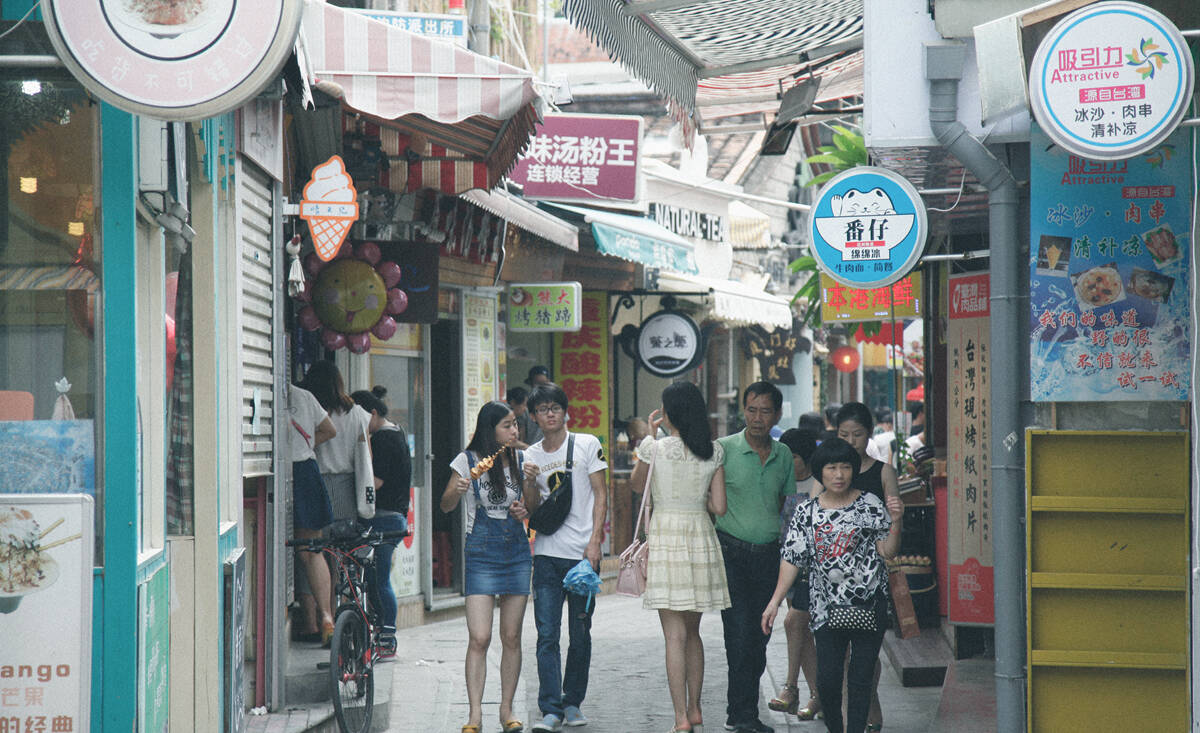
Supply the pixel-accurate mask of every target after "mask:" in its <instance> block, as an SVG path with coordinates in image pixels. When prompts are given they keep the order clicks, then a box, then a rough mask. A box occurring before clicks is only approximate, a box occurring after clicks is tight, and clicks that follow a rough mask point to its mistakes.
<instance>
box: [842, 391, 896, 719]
mask: <svg viewBox="0 0 1200 733" xmlns="http://www.w3.org/2000/svg"><path fill="white" fill-rule="evenodd" d="M874 427H875V420H874V418H873V417H872V416H871V410H870V409H869V408H868V407H867V406H866V405H864V404H863V403H861V402H847V403H846V404H844V405H842V409H840V410H838V413H837V433H838V437H839V438H841V439H842V440H844V441H846V442H847V443H849V444H850V445H852V446H854V450H856V451H858V456H859V458H860V459H862V468H861V469H860V470H859V473H858V475H857V476H855V477H854V481H853V482H852V483H851V486H852V487H853V488H855V489H858V490H859V491H863V492H865V493H868V494H874V495H875V496H877V497H879V499H880V501H882V502H884V503H885V504H886V503H887V498H888V497H889V496H895V497H899V496H900V480H899V478H897V476H896V469H894V468H892V467H891V466H889V465H887V464H885V463H884V462H883V461H880V460H876V459H875V458H872V457H871V456H869V455H867V443H869V442H870V441H871V430H872V428H874ZM892 529H893V530H895V531H896V532H900V521H895V522H893V523H892ZM881 671H882V669H881V668H880V666H879V663H878V662H877V663H876V664H875V687H876V688H878V687H879V673H880V672H881ZM867 720H868V721H869V722H868V723H867V731H868V732H870V731H879V730H883V711H882V710H881V709H880V708H879V695H878V693H874V694H872V696H871V714H870V715H869V716H868V718H867Z"/></svg>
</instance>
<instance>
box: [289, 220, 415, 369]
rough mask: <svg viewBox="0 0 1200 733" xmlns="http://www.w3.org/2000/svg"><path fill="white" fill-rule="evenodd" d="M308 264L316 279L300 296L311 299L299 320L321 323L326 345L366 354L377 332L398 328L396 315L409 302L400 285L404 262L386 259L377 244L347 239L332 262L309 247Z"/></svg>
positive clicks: (311, 327)
mask: <svg viewBox="0 0 1200 733" xmlns="http://www.w3.org/2000/svg"><path fill="white" fill-rule="evenodd" d="M304 267H305V270H306V271H307V273H308V274H309V276H310V277H311V279H309V280H307V281H305V286H304V291H303V292H302V293H300V295H299V296H297V297H298V298H299V299H300V300H301V301H303V302H306V303H308V305H306V306H305V307H304V308H302V309H301V310H300V314H299V318H300V325H301V326H302V327H303V328H304V329H305V330H308V331H316V330H318V329H321V343H322V344H323V345H324V346H325V348H327V349H330V350H333V351H336V350H337V349H340V348H343V347H345V348H348V349H350V351H351V352H352V353H355V354H362V353H366V351H367V350H368V349H370V348H371V335H372V334H374V335H375V337H376V338H380V339H383V340H385V341H386V340H387V339H389V338H391V337H392V335H393V334H395V333H396V321H395V320H393V319H392V316H394V315H399V314H400V313H403V312H404V311H405V309H407V308H408V295H407V294H406V293H405V292H404V291H403V290H401V289H400V288H398V287H396V286H397V285H399V284H400V279H401V274H402V273H401V270H400V266H399V265H397V264H396V263H395V262H387V261H381V254H380V252H379V246H378V245H376V244H374V243H372V242H364V243H362V244H360V245H358V247H351V246H350V244H349V243H346V244H344V245H342V248H341V249H340V250H338V253H337V255H336V256H335V257H334V258H333V260H331V261H329V262H325V261H323V260H321V259H320V258H319V257H317V256H316V253H309V255H308V257H306V258H305V260H304Z"/></svg>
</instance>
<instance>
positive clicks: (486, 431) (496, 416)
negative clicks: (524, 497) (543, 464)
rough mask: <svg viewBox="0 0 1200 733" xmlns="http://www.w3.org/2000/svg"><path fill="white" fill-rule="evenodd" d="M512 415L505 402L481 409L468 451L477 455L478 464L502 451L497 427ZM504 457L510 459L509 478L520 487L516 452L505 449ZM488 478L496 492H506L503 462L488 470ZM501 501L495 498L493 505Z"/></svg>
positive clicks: (489, 404)
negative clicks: (498, 441) (497, 439)
mask: <svg viewBox="0 0 1200 733" xmlns="http://www.w3.org/2000/svg"><path fill="white" fill-rule="evenodd" d="M511 414H512V408H511V407H509V406H508V405H507V404H506V403H504V402H498V401H493V402H489V403H487V404H486V405H484V406H483V407H481V408H479V416H478V417H476V418H475V434H474V435H472V436H471V442H470V443H467V450H469V451H471V452H473V453H474V454H475V461H476V463H478V462H479V459H481V458H487V457H488V456H490V455H492V454H493V453H495V452H497V451H499V450H500V447H501V446H500V444H499V443H497V442H496V426H497V425H499V424H500V421H501V420H503V419H504V418H506V417H508V416H509V415H511ZM504 456H505V457H506V458H507V459H508V471H509V476H511V477H512V480H513V483H515V484H516V485H517V486H520V485H521V480H520V478H519V477H518V476H517V452H516V450H514V449H513V448H512V447H511V446H510V447H508V448H505V449H504ZM467 478H470V477H469V476H468V477H467ZM488 478H489V479H491V482H492V489H493V490H494V491H503V490H504V483H505V482H504V465H503V464H502V463H501V461H499V460H497V461H496V462H495V463H493V464H492V467H491V468H489V469H488ZM500 501H501V500H500V499H495V498H493V503H496V504H499V503H500Z"/></svg>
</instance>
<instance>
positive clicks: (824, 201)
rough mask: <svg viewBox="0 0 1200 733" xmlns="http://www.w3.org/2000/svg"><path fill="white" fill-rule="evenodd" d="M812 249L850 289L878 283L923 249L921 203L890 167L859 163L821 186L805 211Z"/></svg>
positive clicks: (895, 275) (891, 278) (901, 272)
mask: <svg viewBox="0 0 1200 733" xmlns="http://www.w3.org/2000/svg"><path fill="white" fill-rule="evenodd" d="M808 229H809V237H810V239H811V241H812V244H811V250H810V251H811V254H812V256H813V258H814V259H816V261H817V266H818V267H820V268H821V271H822V272H824V273H825V274H827V275H829V276H830V277H831V278H833V279H834V280H836V281H838V282H839V283H841V284H843V285H847V286H849V287H852V288H864V289H872V288H880V287H883V286H884V285H890V284H891V283H894V282H895V281H897V280H899V279H900V278H902V277H904V276H905V275H907V274H908V273H909V271H910V270H911V269H912V268H913V266H914V265H915V264H916V263H917V260H918V259H920V257H921V254H922V253H923V252H924V251H925V235H926V231H927V229H928V227H927V221H926V214H925V204H924V202H923V201H921V196H920V194H918V193H917V189H915V188H913V185H912V184H911V183H909V182H908V181H907V180H905V179H904V178H903V177H902V176H899V175H897V174H895V173H893V172H891V171H889V170H885V169H883V168H872V167H867V166H862V167H858V168H852V169H850V170H848V171H844V172H842V173H839V174H838V175H836V176H834V177H833V178H831V179H830V180H829V182H828V183H826V184H825V185H824V186H822V187H821V192H820V193H819V194H818V195H817V201H816V203H814V204H813V207H812V211H811V213H810V214H809V226H808Z"/></svg>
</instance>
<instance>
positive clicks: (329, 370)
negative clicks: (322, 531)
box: [300, 361, 383, 522]
mask: <svg viewBox="0 0 1200 733" xmlns="http://www.w3.org/2000/svg"><path fill="white" fill-rule="evenodd" d="M300 386H301V387H303V388H304V389H307V390H308V391H309V392H312V393H313V396H315V397H316V398H317V402H320V403H321V407H324V408H325V410H326V411H327V412H328V413H329V420H330V422H332V423H333V427H334V428H336V429H337V435H335V436H334V437H333V439H332V440H327V441H325V442H324V443H322V444H320V445H318V446H317V447H316V454H317V465H319V466H320V467H321V475H322V477H323V478H324V479H325V487H326V488H327V489H328V490H329V501H330V502H331V503H332V504H333V521H334V522H339V521H345V520H350V521H355V520H357V519H358V518H359V517H362V518H363V519H370V518H371V517H373V516H374V515H375V489H377V488H379V485H380V484H382V483H383V482H382V481H379V480H378V479H376V478H375V474H374V472H373V471H372V470H371V449H370V443H368V442H367V431H368V427H369V425H370V423H371V415H370V413H368V412H367V411H366V410H364V409H363V408H361V407H359V406H358V405H356V404H354V400H352V399H350V395H348V394H346V388H345V386H344V383H343V382H342V374H341V372H339V371H338V368H337V365H335V364H334V363H333V362H332V361H318V362H317V363H316V364H313V365H312V366H311V367H309V369H308V373H307V374H305V375H304V380H303V381H301V382H300ZM356 464H362V465H359V466H358V468H359V470H357V471H356V470H355V469H356Z"/></svg>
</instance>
